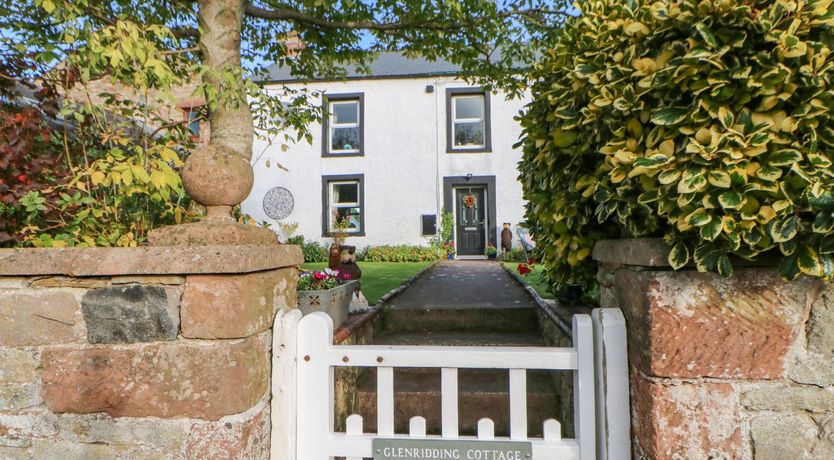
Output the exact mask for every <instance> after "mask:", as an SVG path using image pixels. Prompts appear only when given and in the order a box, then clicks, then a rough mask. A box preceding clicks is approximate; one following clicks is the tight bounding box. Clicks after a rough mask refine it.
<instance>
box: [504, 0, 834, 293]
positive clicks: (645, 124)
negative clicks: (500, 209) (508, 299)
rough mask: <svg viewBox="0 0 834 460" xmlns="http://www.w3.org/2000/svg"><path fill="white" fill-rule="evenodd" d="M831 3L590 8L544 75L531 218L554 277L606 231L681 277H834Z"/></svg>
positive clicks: (596, 4)
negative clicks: (752, 267)
mask: <svg viewBox="0 0 834 460" xmlns="http://www.w3.org/2000/svg"><path fill="white" fill-rule="evenodd" d="M832 1H833V0H808V1H787V0H776V1H774V0H746V1H740V0H704V1H700V2H698V1H662V2H661V1H658V2H651V1H636V0H631V1H629V0H625V1H624V0H588V1H584V2H581V3H579V8H580V9H581V15H580V16H579V17H578V18H576V19H574V20H572V21H570V22H569V23H568V24H566V26H565V29H564V30H563V31H562V32H560V33H561V34H562V39H561V41H560V43H559V44H558V46H556V48H554V49H552V50H550V51H549V53H548V54H547V55H546V56H543V59H542V61H541V62H540V63H539V64H538V65H537V66H536V68H535V71H534V79H535V84H534V87H533V90H532V91H533V102H532V103H531V104H530V105H529V106H528V109H527V111H526V112H525V113H524V114H523V115H522V117H521V120H522V124H523V127H524V137H523V145H524V158H523V161H522V163H521V166H520V169H521V181H522V183H523V186H524V191H525V197H526V198H527V199H528V200H529V204H528V208H527V217H528V219H529V221H530V224H531V226H532V229H533V231H534V234H535V236H536V238H537V241H538V243H539V246H540V247H541V248H542V251H543V259H544V262H545V263H546V264H547V265H548V268H549V271H548V274H549V276H550V279H551V281H552V282H554V283H555V284H557V285H558V284H561V285H564V284H585V285H586V286H587V285H588V284H590V283H591V280H592V279H593V278H592V276H593V272H594V267H593V265H592V263H591V262H590V260H589V253H590V250H591V248H592V246H593V244H594V242H595V241H597V240H599V239H602V238H611V237H619V236H623V235H624V234H625V235H630V236H660V235H662V236H664V237H665V239H666V241H667V242H668V243H669V244H670V245H671V246H672V252H671V255H670V260H669V261H670V262H671V264H672V265H673V266H674V267H675V268H676V269H677V268H680V267H682V266H684V265H686V264H687V263H690V262H694V264H695V265H696V266H697V268H698V270H701V271H707V270H717V271H718V272H719V273H721V274H723V275H725V276H729V275H730V274H732V271H733V266H732V261H733V256H737V257H740V258H744V259H756V258H757V257H762V255H763V254H764V253H769V252H776V253H779V254H781V267H780V269H781V272H782V274H783V276H784V277H785V278H787V279H793V278H795V277H797V276H798V275H799V274H800V273H807V274H809V275H813V276H820V277H825V278H831V277H832V274H834V170H832V158H834V121H832V110H834V88H833V87H832V86H833V85H832V83H833V82H834V70H832V60H834V57H832V49H834V34H832V28H831V26H832V25H834V13H832Z"/></svg>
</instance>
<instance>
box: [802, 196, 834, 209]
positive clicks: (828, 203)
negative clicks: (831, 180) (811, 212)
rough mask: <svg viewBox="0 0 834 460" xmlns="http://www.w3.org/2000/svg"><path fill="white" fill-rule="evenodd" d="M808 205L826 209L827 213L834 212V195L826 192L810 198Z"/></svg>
mask: <svg viewBox="0 0 834 460" xmlns="http://www.w3.org/2000/svg"><path fill="white" fill-rule="evenodd" d="M808 204H810V205H811V206H813V207H815V208H819V209H825V210H826V211H834V195H833V194H831V193H830V192H825V193H823V194H822V195H820V196H811V195H809V196H808Z"/></svg>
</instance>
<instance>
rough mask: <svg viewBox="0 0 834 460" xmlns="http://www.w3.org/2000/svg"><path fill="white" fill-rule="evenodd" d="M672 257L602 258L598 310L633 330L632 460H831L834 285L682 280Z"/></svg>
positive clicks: (616, 250) (642, 251) (706, 276)
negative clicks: (614, 311) (619, 315)
mask: <svg viewBox="0 0 834 460" xmlns="http://www.w3.org/2000/svg"><path fill="white" fill-rule="evenodd" d="M666 251H667V249H666V247H665V245H663V243H662V242H661V241H658V240H630V241H629V240H620V241H616V242H602V243H600V244H598V246H597V247H596V248H595V249H594V257H595V258H596V259H597V260H598V261H599V262H601V268H600V271H599V276H598V280H599V283H600V299H601V306H603V307H619V308H621V309H622V310H623V312H624V314H625V316H626V320H627V326H628V356H629V365H630V379H631V411H632V422H631V423H632V431H633V433H632V439H633V448H634V454H635V458H652V459H654V458H658V459H665V458H731V459H757V460H758V459H821V460H822V459H831V458H834V286H832V285H831V284H830V283H828V284H826V283H824V282H822V281H820V280H816V279H811V278H801V279H799V280H797V281H793V282H790V283H787V282H784V281H782V280H781V278H780V277H779V274H778V273H777V271H776V270H775V269H768V268H737V269H736V273H735V275H734V276H733V277H732V278H729V279H725V278H722V277H721V276H719V275H717V274H711V273H697V272H696V271H695V270H694V269H692V270H687V269H684V270H681V271H678V272H674V271H672V270H671V269H670V268H669V267H667V266H666Z"/></svg>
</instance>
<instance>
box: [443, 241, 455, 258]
mask: <svg viewBox="0 0 834 460" xmlns="http://www.w3.org/2000/svg"><path fill="white" fill-rule="evenodd" d="M441 247H442V248H443V251H444V252H445V253H446V258H447V259H449V260H452V259H454V258H455V243H452V242H451V241H448V242H446V243H443V245H442V246H441Z"/></svg>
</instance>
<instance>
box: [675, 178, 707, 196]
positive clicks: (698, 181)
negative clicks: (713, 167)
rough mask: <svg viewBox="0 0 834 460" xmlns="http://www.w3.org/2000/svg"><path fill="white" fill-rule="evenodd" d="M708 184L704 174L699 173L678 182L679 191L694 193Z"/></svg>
mask: <svg viewBox="0 0 834 460" xmlns="http://www.w3.org/2000/svg"><path fill="white" fill-rule="evenodd" d="M706 185H707V180H706V179H704V176H703V175H697V176H693V177H690V178H688V179H683V180H681V181H680V182H678V193H693V192H697V191H699V190H701V189H702V188H704V186H706Z"/></svg>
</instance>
